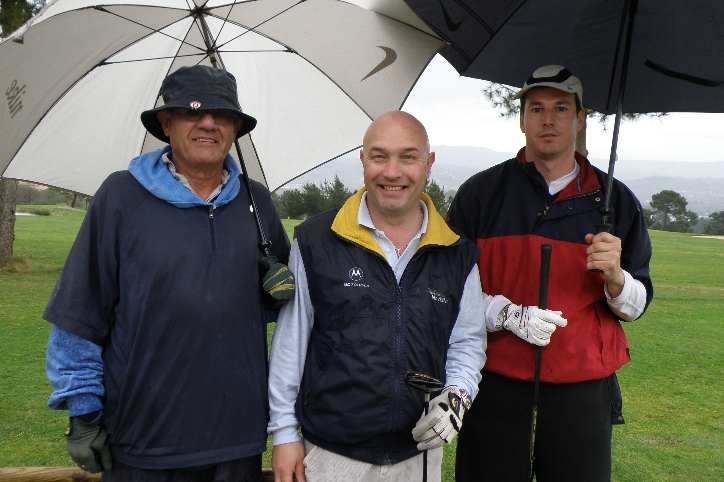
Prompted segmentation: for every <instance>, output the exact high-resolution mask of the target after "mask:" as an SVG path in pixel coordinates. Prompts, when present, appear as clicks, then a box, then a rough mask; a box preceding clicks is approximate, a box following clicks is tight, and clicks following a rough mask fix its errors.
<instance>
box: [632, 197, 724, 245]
mask: <svg viewBox="0 0 724 482" xmlns="http://www.w3.org/2000/svg"><path fill="white" fill-rule="evenodd" d="M650 204H651V209H644V216H645V218H646V226H647V227H648V228H649V229H658V230H661V231H673V232H679V233H691V232H693V231H694V226H696V225H697V224H698V223H699V222H700V221H701V219H700V218H699V215H698V214H696V213H695V212H692V211H688V210H687V209H686V206H687V204H688V202H687V201H686V198H685V197H684V196H682V195H681V194H679V193H677V192H675V191H671V190H663V191H661V192H659V193H657V194H654V195H653V196H651V202H650ZM703 233H704V234H724V211H718V212H715V213H711V214H709V218H708V222H707V224H706V226H704V230H703Z"/></svg>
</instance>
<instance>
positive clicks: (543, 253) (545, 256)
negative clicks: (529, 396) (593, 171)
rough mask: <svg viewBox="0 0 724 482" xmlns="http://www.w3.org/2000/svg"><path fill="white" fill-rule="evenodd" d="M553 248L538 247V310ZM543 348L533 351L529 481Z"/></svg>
mask: <svg viewBox="0 0 724 482" xmlns="http://www.w3.org/2000/svg"><path fill="white" fill-rule="evenodd" d="M551 251H553V246H551V245H550V244H543V245H541V247H540V288H539V290H538V308H540V309H542V310H545V309H547V308H546V306H547V305H548V275H549V273H550V268H551ZM542 353H543V347H542V346H538V347H536V349H535V376H534V378H533V416H532V418H531V422H530V480H531V481H532V480H533V462H534V461H535V429H536V424H537V423H538V388H539V387H540V359H541V354H542Z"/></svg>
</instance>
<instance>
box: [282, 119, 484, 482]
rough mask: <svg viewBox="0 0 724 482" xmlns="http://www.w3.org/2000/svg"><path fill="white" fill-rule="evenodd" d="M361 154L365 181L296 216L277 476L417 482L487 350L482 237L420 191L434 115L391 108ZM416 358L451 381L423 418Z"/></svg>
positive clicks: (466, 399)
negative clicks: (456, 228)
mask: <svg viewBox="0 0 724 482" xmlns="http://www.w3.org/2000/svg"><path fill="white" fill-rule="evenodd" d="M360 159H361V161H362V166H363V169H364V183H365V187H364V188H363V189H361V190H360V191H359V192H357V194H355V195H354V196H352V197H351V198H350V199H349V200H348V201H347V202H346V203H345V204H344V206H342V208H341V209H338V210H333V211H330V212H327V213H324V214H321V215H319V216H317V217H315V218H312V219H311V220H308V221H307V222H305V223H303V224H301V225H300V226H298V228H297V236H296V239H295V241H294V243H293V244H292V254H291V257H290V269H291V270H292V272H293V273H294V274H295V279H297V293H296V295H295V297H294V299H293V300H292V301H291V302H290V303H289V304H288V305H287V306H285V307H284V308H283V309H282V312H281V313H280V318H279V321H278V322H277V328H276V331H275V333H274V340H273V342H272V351H271V360H270V378H269V395H270V406H271V421H270V423H269V432H270V433H272V434H273V444H274V450H273V454H272V467H273V469H274V477H275V480H277V481H284V482H291V481H292V476H293V475H296V479H297V480H298V481H304V480H307V481H309V482H320V481H336V480H342V479H344V480H346V481H359V482H362V481H364V482H372V481H377V480H383V479H384V480H395V481H401V482H404V481H412V480H414V481H417V480H420V478H421V475H422V471H423V465H422V464H423V460H422V459H423V457H422V455H421V453H420V450H425V449H432V450H431V451H430V454H429V458H430V462H429V472H430V480H431V481H434V480H439V479H440V463H441V460H442V449H441V447H442V445H443V444H444V443H446V442H449V441H450V440H451V439H452V438H453V437H454V436H455V435H456V434H457V430H458V429H459V427H460V424H461V419H462V417H463V414H464V412H465V410H466V407H467V406H468V405H469V403H470V399H471V398H473V397H474V396H475V394H476V391H477V390H476V386H477V383H478V380H479V370H480V368H481V367H482V366H483V364H484V362H485V351H484V349H485V326H484V324H483V319H482V316H481V314H482V313H483V311H484V309H485V302H484V298H483V295H482V293H481V291H480V282H479V276H478V270H477V269H476V267H475V260H476V258H477V254H478V249H477V247H476V246H475V245H474V244H472V243H471V242H470V241H468V240H466V239H464V238H461V237H460V236H458V235H457V234H455V233H454V232H453V231H452V230H450V229H449V228H448V227H447V225H446V224H445V222H444V221H443V219H442V218H441V217H440V216H439V215H438V214H437V211H436V210H435V207H434V206H433V204H432V202H431V201H430V198H429V197H428V196H427V195H425V194H423V192H422V191H423V188H424V187H425V182H426V180H427V178H428V175H429V174H430V169H431V167H432V164H433V162H434V161H435V155H434V153H431V152H430V147H429V143H428V140H427V133H426V132H425V128H424V127H423V126H422V124H420V122H419V121H418V120H417V119H415V118H414V117H412V116H411V115H409V114H407V113H404V112H399V111H394V112H389V113H387V114H384V115H382V116H380V117H379V118H378V119H376V120H375V121H374V122H373V123H372V124H371V125H370V127H369V128H368V130H367V132H366V134H365V136H364V141H363V148H362V150H361V151H360ZM409 370H412V371H416V372H420V373H423V374H426V375H430V376H432V377H434V378H438V379H441V380H442V381H444V382H445V387H446V388H445V389H444V390H443V391H442V393H441V394H440V395H439V396H437V397H436V398H435V399H434V400H433V401H432V402H431V404H430V405H431V407H432V409H431V411H430V414H429V415H428V416H427V417H425V418H422V419H421V420H419V422H418V419H420V415H421V414H422V413H423V405H424V395H423V393H422V392H421V391H419V390H417V389H415V388H413V387H411V386H409V385H407V384H406V383H405V373H406V372H407V371H409ZM416 422H418V423H417V427H416ZM300 424H301V427H302V433H303V435H304V443H302V442H300V441H299V437H298V436H297V428H298V426H299V425H300ZM413 429H414V434H415V439H413ZM416 440H417V442H416ZM418 442H419V443H418ZM305 456H306V458H305Z"/></svg>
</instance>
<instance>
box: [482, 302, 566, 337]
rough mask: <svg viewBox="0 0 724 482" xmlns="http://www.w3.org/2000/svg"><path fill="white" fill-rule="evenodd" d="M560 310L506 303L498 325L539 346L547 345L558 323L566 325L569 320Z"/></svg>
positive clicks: (499, 316) (562, 325)
mask: <svg viewBox="0 0 724 482" xmlns="http://www.w3.org/2000/svg"><path fill="white" fill-rule="evenodd" d="M562 314H563V313H562V312H560V311H551V310H542V309H540V308H538V307H536V306H520V305H514V304H512V303H511V304H509V305H506V306H505V307H504V308H503V309H502V310H500V313H498V317H497V319H496V323H495V324H496V326H501V327H502V328H505V329H506V330H509V331H512V332H513V333H515V334H516V335H517V336H518V337H520V338H522V339H523V340H525V341H527V342H528V343H532V344H534V345H538V346H546V345H547V344H548V343H550V341H551V334H552V333H553V332H554V331H555V330H556V325H557V326H560V327H564V326H566V325H567V324H568V320H566V319H565V318H563V317H562V316H561V315H562Z"/></svg>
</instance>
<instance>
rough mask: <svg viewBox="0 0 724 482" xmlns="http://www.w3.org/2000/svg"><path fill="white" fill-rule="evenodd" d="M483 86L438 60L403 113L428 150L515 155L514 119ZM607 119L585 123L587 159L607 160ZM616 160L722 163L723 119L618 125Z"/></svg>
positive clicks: (518, 141) (518, 143)
mask: <svg viewBox="0 0 724 482" xmlns="http://www.w3.org/2000/svg"><path fill="white" fill-rule="evenodd" d="M484 86H485V82H484V81H481V80H476V79H469V78H466V77H460V76H459V75H458V74H457V72H456V71H455V69H453V68H452V66H450V64H449V63H448V62H447V61H446V60H445V59H443V58H442V57H440V56H439V55H438V56H436V57H435V58H434V59H433V61H432V62H431V63H430V65H429V66H428V68H427V69H426V70H425V72H424V73H423V74H422V77H421V78H420V80H419V81H418V82H417V85H416V86H415V88H414V89H413V90H412V93H411V94H410V96H409V97H408V99H407V102H406V103H405V105H404V107H403V110H405V111H408V112H410V113H411V114H413V115H415V116H416V117H417V118H418V119H420V121H421V122H422V123H423V124H424V125H425V127H426V128H427V130H428V134H429V136H430V143H431V144H432V145H441V144H442V145H449V146H483V147H487V148H489V149H493V150H495V151H504V152H515V151H517V150H518V149H519V148H520V147H522V146H523V144H524V143H525V138H524V136H523V134H521V132H520V127H519V124H518V119H515V120H506V119H502V118H501V117H500V116H499V112H498V111H496V110H495V109H493V107H491V106H490V104H489V103H488V101H487V100H485V99H484V98H483V96H482V94H481V90H482V88H483V87H484ZM583 98H584V99H585V98H586V86H585V85H584V86H583ZM612 117H613V116H611V120H610V121H609V124H608V126H609V127H608V129H607V130H606V131H603V130H602V127H601V125H600V124H599V123H598V122H596V121H594V122H589V124H588V133H587V144H588V150H589V157H590V158H593V159H608V158H609V155H610V152H611V137H612V132H613V120H612ZM618 155H619V159H620V160H659V161H723V160H724V114H695V113H673V114H669V115H668V116H666V117H664V118H663V119H661V120H658V119H649V118H646V119H642V120H640V121H637V122H623V123H622V124H621V128H620V133H619V140H618Z"/></svg>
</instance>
